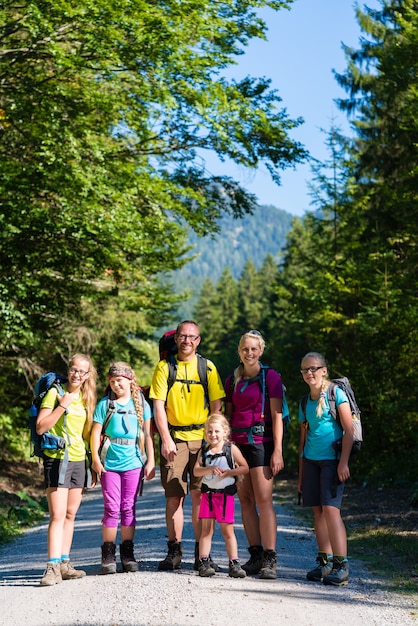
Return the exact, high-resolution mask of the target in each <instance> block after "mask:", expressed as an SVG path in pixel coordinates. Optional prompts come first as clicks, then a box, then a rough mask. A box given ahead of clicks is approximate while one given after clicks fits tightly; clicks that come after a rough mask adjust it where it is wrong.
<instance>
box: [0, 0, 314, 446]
mask: <svg viewBox="0 0 418 626" xmlns="http://www.w3.org/2000/svg"><path fill="white" fill-rule="evenodd" d="M289 4H290V3H288V2H280V1H273V0H270V1H265V2H264V1H260V0H254V1H250V2H240V1H239V2H221V3H213V2H209V1H206V0H187V2H178V1H176V0H173V1H167V2H159V3H149V2H144V1H143V0H133V1H132V0H129V1H127V0H122V1H121V2H119V3H109V2H105V1H104V0H95V2H91V1H90V0H81V1H80V2H77V3H72V4H71V3H68V2H66V1H65V0H62V1H61V0H59V1H57V2H55V1H54V2H51V1H50V0H39V1H36V0H35V1H33V2H32V1H31V2H29V1H27V0H23V2H21V3H19V4H18V5H16V4H15V3H10V2H5V3H2V5H1V8H0V20H1V23H2V50H1V54H0V80H1V84H2V90H1V94H0V135H1V142H0V171H1V176H0V180H1V182H0V275H1V280H0V363H1V365H2V368H1V371H2V372H3V374H0V398H1V400H0V415H1V418H0V420H1V422H0V426H2V425H4V427H5V433H6V434H5V437H7V441H10V442H12V444H13V441H14V437H13V434H12V433H11V432H9V430H10V429H9V425H10V420H12V422H13V426H14V429H15V430H16V429H17V428H23V427H24V425H25V423H26V415H27V406H28V404H29V402H30V400H31V395H32V394H31V392H32V390H33V386H34V383H35V381H36V379H37V378H38V376H39V375H40V374H41V373H43V372H44V371H45V370H48V369H54V370H57V371H61V372H62V371H65V370H66V366H67V364H68V361H69V359H70V357H71V355H72V354H73V353H74V352H76V351H83V352H89V353H90V354H91V355H92V356H93V358H94V359H95V362H96V363H97V366H98V369H99V373H100V375H101V381H100V385H101V386H103V383H104V380H103V376H104V372H105V371H106V368H107V366H108V363H109V361H110V360H111V359H113V358H125V359H127V360H129V361H130V362H131V363H132V364H133V365H134V366H135V367H136V368H137V370H138V373H139V378H140V380H141V381H142V380H144V381H147V382H149V379H150V375H151V369H152V363H153V362H155V358H156V350H155V346H154V345H153V340H154V339H155V337H154V331H155V329H156V328H159V327H160V326H161V325H163V324H165V323H166V322H167V320H168V319H169V316H170V313H171V312H172V310H173V308H174V306H175V304H176V302H177V301H178V300H181V299H182V297H183V296H182V294H180V293H178V294H177V296H174V295H173V291H172V288H171V285H170V283H169V282H167V281H166V280H165V279H166V275H167V274H168V273H169V272H171V271H173V270H176V269H178V268H179V267H181V266H182V265H184V263H185V262H186V261H187V257H188V253H189V245H188V242H187V236H188V230H189V229H190V230H192V231H194V232H195V233H197V234H198V235H204V234H208V233H215V232H217V231H218V230H219V225H218V223H219V219H220V217H221V216H222V215H224V214H228V215H231V216H234V217H242V216H243V215H245V214H247V213H250V212H251V211H252V210H253V209H254V208H255V198H254V197H253V196H252V195H251V194H249V193H247V192H246V191H245V190H244V189H242V188H240V186H239V185H238V184H237V183H236V182H235V181H234V180H232V179H230V178H229V177H226V176H225V177H224V176H220V177H215V176H212V175H211V173H210V172H208V171H207V170H206V168H205V164H204V160H203V157H202V155H203V154H205V151H206V150H209V151H215V152H216V154H217V155H218V156H219V157H220V158H221V159H222V158H225V157H228V158H230V159H232V160H233V161H235V162H236V163H238V164H240V165H243V166H246V167H250V168H256V167H257V166H258V165H259V164H260V163H263V164H265V165H266V167H267V168H268V169H269V170H270V172H271V175H272V176H273V178H274V179H276V180H277V178H278V172H279V171H280V170H281V169H283V168H285V167H287V166H289V165H292V164H293V163H295V162H298V161H299V160H302V159H304V158H305V156H306V152H305V150H304V149H303V147H302V146H301V145H300V144H299V143H298V142H294V141H292V140H291V139H290V137H289V133H290V131H291V130H292V129H293V128H294V127H296V126H298V125H299V124H300V120H291V119H289V118H288V116H287V114H286V112H285V109H282V108H281V105H280V103H281V100H280V97H279V96H278V94H277V93H276V92H275V91H274V90H272V89H271V87H270V83H269V81H268V80H266V79H264V78H254V77H250V76H249V77H246V78H245V79H244V80H242V81H241V82H237V81H234V80H233V79H232V80H230V81H227V80H226V79H225V78H223V76H222V72H223V70H224V69H225V68H226V67H227V66H229V65H233V64H234V63H235V58H236V56H237V55H239V54H241V53H242V52H243V51H244V49H245V46H246V45H247V43H248V41H249V40H250V39H251V38H254V37H256V38H264V37H265V32H266V25H265V24H264V22H263V21H262V20H261V19H260V18H259V17H258V15H257V10H258V9H259V8H261V7H263V6H269V7H271V8H273V9H275V10H279V9H281V8H287V7H288V5H289ZM11 372H13V375H10V373H11ZM9 398H13V402H12V403H11V402H10V400H9ZM10 404H13V412H11V410H10ZM13 445H14V444H13Z"/></svg>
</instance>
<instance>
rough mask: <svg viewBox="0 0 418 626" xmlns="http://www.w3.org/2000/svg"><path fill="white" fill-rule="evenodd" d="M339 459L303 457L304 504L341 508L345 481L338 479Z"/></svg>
mask: <svg viewBox="0 0 418 626" xmlns="http://www.w3.org/2000/svg"><path fill="white" fill-rule="evenodd" d="M337 466H338V461H336V460H329V461H312V460H310V459H305V458H303V466H302V496H303V506H335V507H336V508H337V509H341V503H342V499H343V493H344V483H341V482H340V481H339V480H338V474H337Z"/></svg>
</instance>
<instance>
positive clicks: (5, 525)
mask: <svg viewBox="0 0 418 626" xmlns="http://www.w3.org/2000/svg"><path fill="white" fill-rule="evenodd" d="M13 499H14V501H15V503H14V504H11V505H6V506H0V545H1V544H5V543H7V542H8V541H10V540H12V539H14V538H15V537H16V535H17V534H18V533H19V532H21V531H22V530H24V528H25V527H27V526H31V525H33V524H35V523H36V522H39V521H41V520H42V518H43V517H44V515H45V513H46V511H47V510H48V505H47V501H46V498H45V497H43V498H41V499H39V500H35V499H34V498H32V497H31V496H29V494H28V493H27V492H26V491H24V490H22V491H18V492H17V493H16V494H14V497H13Z"/></svg>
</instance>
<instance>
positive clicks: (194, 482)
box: [160, 439, 202, 498]
mask: <svg viewBox="0 0 418 626" xmlns="http://www.w3.org/2000/svg"><path fill="white" fill-rule="evenodd" d="M176 446H177V454H176V456H175V457H174V461H172V462H170V463H169V462H168V461H167V460H166V459H165V458H164V457H163V456H161V460H160V467H161V484H162V486H163V488H164V491H165V497H166V498H181V497H183V496H185V495H187V494H188V493H189V488H190V490H193V489H200V487H201V485H202V477H199V478H197V477H196V476H194V475H193V468H194V466H195V463H196V460H197V455H198V454H199V451H200V448H201V447H202V440H201V439H199V440H198V441H176Z"/></svg>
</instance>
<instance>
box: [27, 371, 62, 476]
mask: <svg viewBox="0 0 418 626" xmlns="http://www.w3.org/2000/svg"><path fill="white" fill-rule="evenodd" d="M67 380H68V379H67V378H66V377H65V376H61V375H60V374H56V373H55V372H48V373H47V374H43V375H42V376H41V377H40V378H39V379H38V381H37V383H36V385H35V399H34V401H33V402H32V404H31V406H30V408H29V429H30V440H31V444H32V450H31V456H32V457H33V456H37V457H39V458H40V459H45V458H48V457H47V456H46V455H45V453H44V451H45V450H65V453H64V459H63V463H62V466H61V471H60V476H59V484H60V485H61V484H63V483H64V478H65V472H66V469H67V465H68V446H69V445H70V439H69V436H68V431H67V411H65V412H64V432H65V434H66V437H67V439H64V438H63V437H59V436H58V435H54V434H53V433H49V432H46V433H44V434H43V435H39V434H38V433H37V432H36V421H37V419H38V415H39V410H40V408H41V404H42V400H43V399H44V397H45V396H46V394H47V393H48V391H49V390H50V389H51V388H52V387H55V388H56V389H57V391H58V395H59V396H63V395H64V389H63V385H64V384H65V383H66V382H67Z"/></svg>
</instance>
